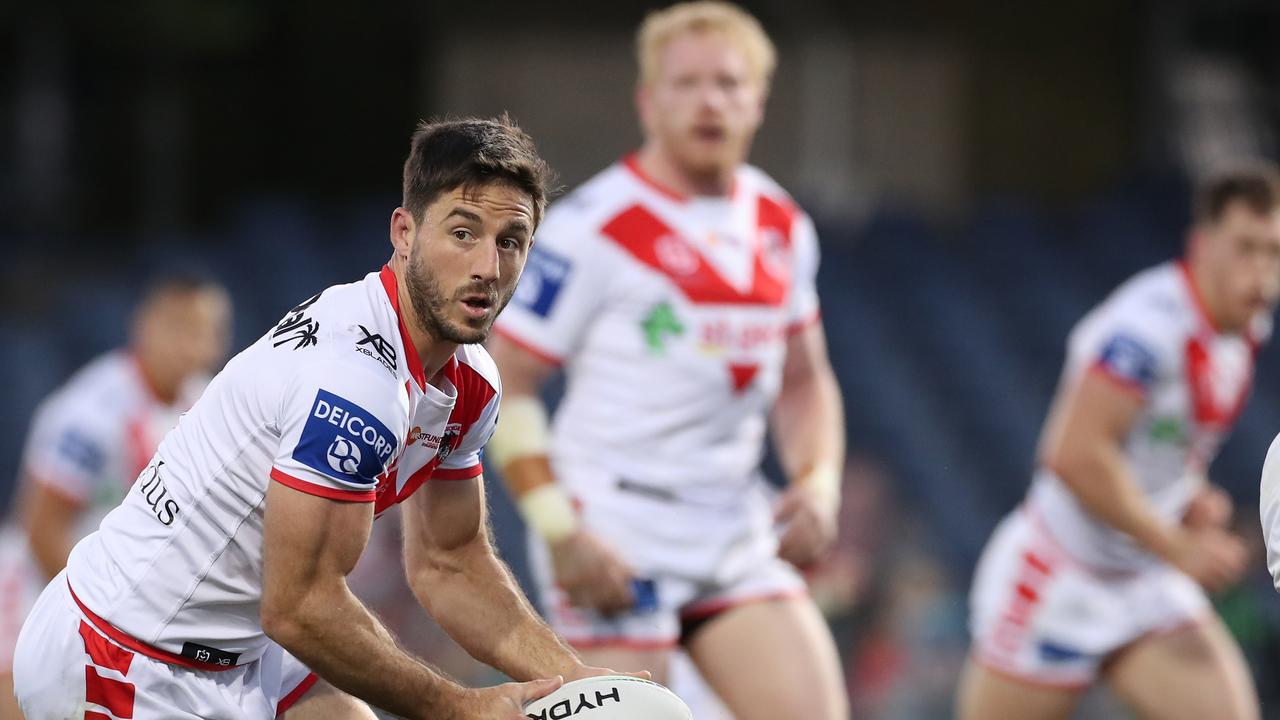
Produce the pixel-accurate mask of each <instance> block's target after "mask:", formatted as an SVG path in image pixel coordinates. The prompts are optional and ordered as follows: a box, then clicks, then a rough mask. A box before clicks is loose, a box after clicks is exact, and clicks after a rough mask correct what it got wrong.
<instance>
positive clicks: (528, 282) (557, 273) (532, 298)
mask: <svg viewBox="0 0 1280 720" xmlns="http://www.w3.org/2000/svg"><path fill="white" fill-rule="evenodd" d="M572 269H573V263H571V262H569V260H568V258H565V257H563V256H561V255H558V254H556V253H554V252H552V251H550V250H547V249H546V248H543V247H539V246H536V245H535V246H534V248H533V252H531V253H529V260H528V261H527V262H526V263H525V266H524V274H523V275H521V276H520V283H519V284H518V285H516V292H515V295H514V296H512V300H514V301H515V302H516V304H517V305H522V306H524V307H526V308H529V310H531V311H533V312H534V313H535V314H537V315H541V316H542V317H546V316H547V315H548V314H550V312H551V308H552V306H553V305H555V302H556V297H557V296H558V295H559V294H560V288H562V287H564V281H565V279H566V278H568V277H569V272H570V271H571V270H572Z"/></svg>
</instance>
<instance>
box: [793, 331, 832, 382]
mask: <svg viewBox="0 0 1280 720" xmlns="http://www.w3.org/2000/svg"><path fill="white" fill-rule="evenodd" d="M830 371H831V361H830V359H829V358H828V356H827V335H826V332H825V331H824V330H823V329H822V323H818V322H815V323H812V324H810V325H806V326H805V327H803V328H800V329H798V330H797V331H795V332H793V333H791V334H790V335H789V336H788V337H787V349H786V356H785V358H784V360H783V364H782V390H783V392H786V390H787V388H788V387H789V386H795V385H797V384H799V383H802V382H804V381H806V380H810V379H813V378H815V377H817V376H818V374H819V373H825V372H830Z"/></svg>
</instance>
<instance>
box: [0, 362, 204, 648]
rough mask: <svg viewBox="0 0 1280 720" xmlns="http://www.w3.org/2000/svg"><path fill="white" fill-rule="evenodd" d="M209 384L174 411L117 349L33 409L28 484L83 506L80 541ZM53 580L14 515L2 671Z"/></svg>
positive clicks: (4, 574) (1, 604)
mask: <svg viewBox="0 0 1280 720" xmlns="http://www.w3.org/2000/svg"><path fill="white" fill-rule="evenodd" d="M207 382H208V378H207V377H194V378H192V379H191V380H189V381H188V382H186V383H184V384H183V387H182V389H181V391H180V392H179V394H178V397H177V399H176V400H175V401H174V402H173V403H172V404H170V403H165V402H161V401H160V400H159V399H157V398H156V396H155V394H154V393H153V392H152V390H151V388H150V386H149V385H148V384H147V381H146V379H145V378H144V377H143V375H142V370H141V368H140V367H139V366H138V361H137V358H136V357H135V356H133V355H132V354H131V353H129V352H127V351H123V350H117V351H114V352H110V353H107V354H105V355H102V356H100V357H98V358H96V359H95V360H93V361H92V362H90V363H89V364H88V365H86V366H84V367H83V368H81V369H80V370H79V371H78V372H76V373H75V374H74V375H72V376H71V378H70V379H68V380H67V381H66V382H65V383H64V384H63V385H62V386H61V387H59V388H58V389H57V390H55V391H54V392H53V394H51V395H50V396H49V397H48V398H47V399H45V401H44V402H42V403H41V404H40V406H39V407H38V408H37V409H36V412H35V415H34V417H33V419H32V423H31V430H30V431H29V433H28V435H27V442H26V449H25V451H24V453H23V457H22V473H21V476H22V480H23V483H24V484H38V485H40V486H42V487H44V488H46V489H48V490H52V491H53V492H55V493H57V494H58V495H61V496H63V497H65V498H66V499H68V500H70V501H71V502H73V503H75V504H76V505H77V506H79V508H80V513H79V514H78V515H77V517H76V520H75V524H74V525H73V526H72V528H71V533H72V537H71V538H70V539H71V540H73V541H75V540H79V539H80V538H82V537H84V536H85V535H87V534H89V533H90V532H92V531H93V530H94V529H95V528H97V527H98V523H99V522H101V521H102V518H103V516H105V515H106V514H107V512H108V511H110V510H111V508H114V507H115V506H116V505H119V504H120V500H121V499H123V498H124V495H125V493H126V492H127V491H128V490H129V485H130V484H131V483H132V482H133V479H134V478H135V477H137V476H138V473H139V472H140V471H141V470H142V468H143V467H145V466H146V464H147V463H148V462H149V461H150V460H151V456H152V455H153V454H155V451H156V446H158V445H159V444H160V439H161V438H163V437H164V434H165V433H166V432H168V431H169V429H170V428H172V427H173V425H174V423H175V422H177V420H178V415H179V414H181V413H182V412H183V411H185V410H186V409H187V408H189V407H191V403H193V402H195V399H196V398H197V397H198V396H199V395H200V391H201V390H203V389H204V386H205V384H207ZM30 490H31V488H30V487H24V488H23V491H24V492H29V491H30ZM18 507H21V505H20V504H19V505H18ZM48 581H49V578H48V576H46V575H45V574H44V571H43V570H41V568H40V565H39V563H37V562H36V559H35V556H34V555H33V554H32V552H31V548H30V546H29V545H28V541H27V532H26V529H25V528H24V527H23V523H22V518H20V517H17V516H11V517H10V518H9V519H8V520H7V521H6V522H5V523H4V525H3V527H0V672H8V671H9V668H10V666H11V660H12V656H13V648H14V645H15V644H16V643H17V640H18V631H19V630H20V629H21V628H22V623H23V621H24V620H25V619H26V617H27V613H28V612H29V611H30V610H31V606H32V604H34V603H35V599H36V597H37V596H38V595H39V594H40V590H41V589H42V588H43V587H44V586H45V584H46V583H47V582H48Z"/></svg>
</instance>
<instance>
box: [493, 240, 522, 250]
mask: <svg viewBox="0 0 1280 720" xmlns="http://www.w3.org/2000/svg"><path fill="white" fill-rule="evenodd" d="M498 247H500V248H502V249H503V250H519V249H520V241H519V240H516V239H515V238H499V239H498Z"/></svg>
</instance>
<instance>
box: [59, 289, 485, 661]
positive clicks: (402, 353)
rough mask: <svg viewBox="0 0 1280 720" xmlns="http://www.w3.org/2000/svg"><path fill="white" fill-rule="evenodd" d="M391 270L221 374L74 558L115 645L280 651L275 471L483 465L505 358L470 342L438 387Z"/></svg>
mask: <svg viewBox="0 0 1280 720" xmlns="http://www.w3.org/2000/svg"><path fill="white" fill-rule="evenodd" d="M396 293H397V287H396V280H395V276H394V274H393V273H392V272H391V270H390V269H389V268H383V270H382V272H381V273H371V274H370V275H368V276H367V277H366V278H365V279H364V280H363V281H361V282H357V283H353V284H349V285H340V286H335V287H331V288H329V289H327V290H325V291H324V292H322V293H320V294H319V295H316V296H314V297H312V298H310V299H309V300H307V301H305V302H303V303H302V304H300V305H298V306H297V307H295V308H293V309H292V310H291V311H290V312H289V313H288V314H287V315H286V316H285V317H284V319H282V320H281V321H280V323H279V324H278V325H276V326H275V327H274V328H273V329H271V330H270V331H268V332H267V334H265V335H264V336H263V337H262V338H261V339H259V340H258V341H257V342H256V343H254V344H253V345H252V346H250V347H249V348H248V349H246V350H245V351H243V352H241V353H240V354H239V355H237V356H236V357H235V358H233V359H232V360H231V362H230V363H228V364H227V366H226V368H225V369H224V370H223V371H222V372H221V373H219V374H218V376H217V377H215V378H214V380H213V382H212V383H211V384H210V386H209V389H208V390H207V391H206V392H205V394H204V396H203V397H202V398H201V399H200V400H199V402H197V403H196V405H195V407H193V408H192V409H191V411H190V412H188V413H187V414H186V415H184V416H183V417H182V419H181V420H180V421H179V423H178V426H177V428H176V429H175V430H174V431H173V432H171V433H169V435H168V436H167V437H166V438H165V439H164V441H163V442H162V443H161V445H160V449H159V451H158V452H157V453H156V455H155V458H154V459H153V460H152V462H151V463H150V464H149V465H148V466H147V467H146V468H145V469H144V470H143V472H142V474H141V476H140V477H139V478H138V480H137V481H136V482H135V483H134V486H133V488H132V490H131V491H130V492H129V494H128V496H127V497H126V499H125V501H124V503H123V504H121V505H120V507H118V508H116V509H115V510H113V511H112V512H111V514H109V515H108V516H107V517H106V519H105V520H103V522H102V527H101V529H100V530H99V531H98V532H97V533H94V534H93V535H90V536H89V537H88V538H86V539H85V540H84V541H82V542H81V543H80V544H79V545H77V546H76V548H75V550H74V551H72V553H71V558H70V561H69V563H68V572H67V579H68V582H69V584H70V586H71V590H72V592H73V594H74V598H75V599H76V601H77V602H78V603H79V604H80V606H81V608H82V610H83V611H84V612H85V614H86V616H87V617H88V618H90V619H91V620H94V624H95V626H96V627H97V628H98V629H99V630H100V631H102V632H104V633H105V634H108V635H109V636H110V637H112V639H113V640H116V641H117V642H120V643H121V644H123V645H125V646H126V647H130V648H131V649H134V650H137V651H140V652H143V653H144V654H148V655H150V656H151V657H157V658H159V659H164V660H167V661H169V662H174V663H178V664H184V665H188V666H194V667H197V668H202V669H221V668H225V667H229V666H233V665H240V664H244V663H247V662H250V661H253V660H255V659H257V658H258V657H259V656H260V655H261V654H262V652H263V650H264V649H265V648H266V647H267V646H268V639H267V637H266V636H265V635H264V634H263V632H262V627H261V624H260V621H259V603H260V600H261V594H262V554H263V547H262V543H263V513H264V499H265V497H266V493H267V488H268V484H269V482H270V481H271V480H272V479H274V480H275V481H277V482H280V483H283V484H285V485H287V486H289V487H292V488H294V489H296V490H300V491H302V492H307V493H312V494H315V495H319V496H321V497H326V498H331V499H335V500H343V501H352V502H374V503H375V507H374V511H375V512H376V513H381V512H382V511H384V510H385V509H387V508H388V507H391V506H392V505H394V504H396V503H399V502H401V501H403V500H404V499H406V498H407V497H408V496H409V495H410V494H411V493H413V492H414V491H415V490H416V489H417V488H418V487H420V486H421V485H422V483H423V482H425V481H427V480H428V479H433V478H434V479H444V480H449V479H466V478H473V477H477V476H478V475H480V473H481V467H480V461H479V453H480V450H481V448H482V447H483V446H484V443H485V442H487V440H488V438H489V435H490V434H491V433H492V431H493V426H494V422H495V419H496V415H497V406H498V378H497V372H496V369H495V368H494V366H493V363H492V361H491V360H490V359H489V356H488V354H487V353H485V351H484V349H483V348H481V347H479V346H461V347H459V349H458V351H457V352H456V353H455V355H454V357H453V358H451V360H450V362H449V364H448V365H447V366H446V367H445V368H444V370H443V372H442V374H441V375H442V377H443V380H442V381H441V382H440V385H441V387H439V388H438V387H435V386H433V385H431V384H428V383H426V382H425V379H424V378H423V371H422V363H421V362H420V360H419V359H418V357H417V353H416V351H415V350H414V347H413V344H412V343H411V342H409V341H408V339H407V338H408V336H407V333H406V331H405V328H404V324H403V322H402V321H401V320H400V316H399V308H398V304H397V299H396V298H397V294H396Z"/></svg>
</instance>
